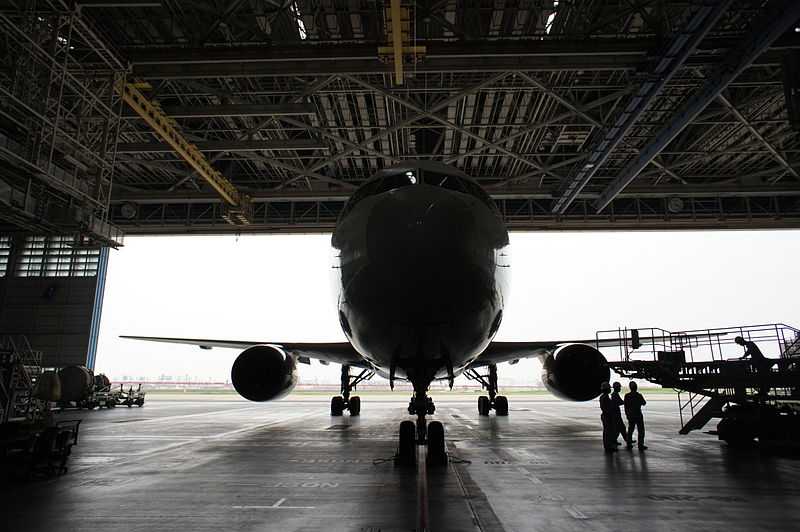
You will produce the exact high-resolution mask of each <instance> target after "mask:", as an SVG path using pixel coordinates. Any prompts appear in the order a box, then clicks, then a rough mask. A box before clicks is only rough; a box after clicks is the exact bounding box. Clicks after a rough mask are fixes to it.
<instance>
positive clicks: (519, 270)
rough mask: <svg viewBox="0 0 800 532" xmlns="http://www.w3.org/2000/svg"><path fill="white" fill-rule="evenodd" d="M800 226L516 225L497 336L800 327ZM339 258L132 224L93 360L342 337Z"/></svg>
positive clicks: (300, 241) (194, 360)
mask: <svg viewBox="0 0 800 532" xmlns="http://www.w3.org/2000/svg"><path fill="white" fill-rule="evenodd" d="M799 236H800V231H759V232H748V231H718V232H613V233H612V232H605V233H603V232H585V233H578V232H571V233H557V232H548V233H512V235H511V260H512V277H511V287H510V294H509V299H508V302H507V305H506V308H505V310H504V319H503V323H502V325H501V327H500V330H499V332H498V335H497V337H496V338H495V339H496V340H509V341H511V340H515V341H521V340H562V339H576V338H594V336H595V332H596V331H598V330H609V329H617V328H620V327H628V328H647V327H660V328H663V329H666V330H671V331H680V330H690V329H702V328H712V327H727V326H738V325H750V324H765V323H778V322H782V323H786V324H788V325H791V326H794V327H798V326H800V319H798V311H797V309H798V304H797V302H798V301H800V283H798V282H797V273H796V272H797V265H798V262H799V261H798V259H800V246H798V243H800V240H799V239H798V237H799ZM330 265H331V251H330V235H275V236H268V235H258V236H255V235H242V236H239V237H236V236H188V237H172V236H171V237H128V238H126V239H125V246H124V247H123V248H121V249H119V250H112V251H111V256H110V261H109V269H108V275H107V281H106V292H105V301H104V306H103V314H102V319H101V327H100V342H99V347H98V354H97V363H96V368H95V371H96V373H106V374H107V375H109V376H110V377H111V378H112V380H121V379H122V378H123V377H124V376H129V377H132V378H133V379H134V380H138V379H140V378H141V377H144V378H145V379H146V380H155V379H158V378H160V377H161V376H162V375H172V376H174V377H176V378H185V377H188V378H189V379H190V380H195V381H213V382H225V381H226V380H227V379H229V375H230V367H231V364H232V363H233V361H234V359H235V358H236V356H237V355H238V354H239V351H237V350H231V349H219V348H215V349H213V350H210V351H205V350H200V349H199V348H197V347H194V346H179V345H169V344H157V343H151V342H139V341H133V340H125V339H120V338H119V335H122V334H132V335H142V336H173V337H185V338H208V339H235V340H252V341H258V342H281V341H285V342H290V341H306V342H313V341H320V342H322V341H344V340H345V337H344V334H343V333H342V332H341V330H340V328H339V323H338V319H337V317H336V308H335V305H334V301H333V290H332V289H331V285H330ZM539 368H540V366H539V364H538V362H537V361H534V360H529V361H523V362H521V363H520V364H519V365H517V366H514V369H513V371H508V366H506V365H501V366H500V367H499V368H498V369H499V373H500V377H501V379H503V378H504V376H505V378H506V379H508V378H509V376H510V375H513V379H514V382H519V383H520V384H533V383H535V382H536V381H537V380H538V377H539V372H540V369H539ZM299 371H300V378H301V382H326V381H329V382H338V375H339V367H337V366H333V365H332V366H328V367H324V366H322V365H320V364H318V363H316V362H312V365H311V366H306V365H301V366H300V368H299ZM504 371H505V375H504ZM376 379H377V377H376ZM461 379H463V377H461ZM457 382H459V381H457ZM501 382H502V381H501Z"/></svg>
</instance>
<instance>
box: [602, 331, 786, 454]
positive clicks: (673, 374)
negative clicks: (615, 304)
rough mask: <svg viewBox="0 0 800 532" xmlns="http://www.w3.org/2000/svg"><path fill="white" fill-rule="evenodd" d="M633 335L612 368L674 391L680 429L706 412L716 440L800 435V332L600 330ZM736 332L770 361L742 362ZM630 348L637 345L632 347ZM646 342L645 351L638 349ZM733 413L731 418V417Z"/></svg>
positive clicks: (695, 424) (697, 423) (699, 422)
mask: <svg viewBox="0 0 800 532" xmlns="http://www.w3.org/2000/svg"><path fill="white" fill-rule="evenodd" d="M604 333H613V334H615V335H620V333H621V337H623V338H628V337H629V338H630V340H631V341H629V342H626V344H627V345H622V346H621V347H620V349H621V350H622V353H621V354H622V357H621V358H622V360H621V361H620V362H610V363H609V366H610V367H611V369H613V370H614V371H616V372H617V373H619V374H620V375H623V376H625V377H629V378H637V379H645V380H648V381H650V382H653V383H655V384H659V385H661V386H662V387H664V388H673V389H675V390H677V391H678V405H679V409H680V416H681V425H682V427H681V429H680V433H681V434H688V433H689V432H691V431H693V430H698V429H701V428H703V427H704V426H705V425H706V424H707V423H708V422H709V421H710V420H711V419H712V418H722V419H723V421H722V422H720V425H718V432H717V433H718V435H719V437H720V439H725V440H726V441H729V442H733V441H735V442H737V443H739V442H745V441H752V440H753V439H755V438H758V439H759V440H760V441H761V440H766V439H767V438H768V437H771V438H774V437H775V436H776V435H779V436H781V437H790V438H792V439H797V440H798V441H800V331H798V330H797V329H794V328H792V327H788V326H786V325H783V324H771V325H754V326H744V327H729V328H719V329H705V330H696V331H682V332H678V333H671V332H668V331H664V330H662V329H650V330H649V336H648V338H649V339H650V340H651V343H648V345H646V346H645V345H643V344H642V343H640V342H639V338H642V337H644V334H647V333H648V331H645V333H642V330H635V331H634V330H630V331H629V330H623V331H603V332H600V333H598V339H600V337H601V336H602V335H603V334H604ZM736 336H741V337H743V338H745V339H746V340H748V341H752V342H755V343H757V345H758V346H759V348H760V349H761V350H762V351H763V352H764V355H765V356H766V357H767V359H768V361H766V362H762V363H760V364H759V363H757V362H752V361H750V360H741V359H740V357H741V355H742V352H743V351H742V347H741V346H739V345H737V344H736V343H735V342H734V338H735V337H736ZM630 346H635V347H636V349H631V347H630ZM642 347H644V348H643V349H640V348H642ZM734 418H735V419H734Z"/></svg>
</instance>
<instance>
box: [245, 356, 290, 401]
mask: <svg viewBox="0 0 800 532" xmlns="http://www.w3.org/2000/svg"><path fill="white" fill-rule="evenodd" d="M297 380H298V375H297V360H295V358H294V357H291V356H289V355H287V354H286V353H284V352H283V350H281V349H279V348H277V347H273V346H270V345H254V346H253V347H249V348H247V349H245V350H244V351H242V354H241V355H239V356H238V357H236V361H235V362H234V363H233V367H232V368H231V382H232V383H233V387H234V388H235V389H236V391H237V393H238V394H239V395H241V396H242V397H244V398H245V399H249V400H251V401H272V400H274V399H280V398H282V397H286V396H287V395H289V394H290V393H292V390H294V387H295V385H296V384H297Z"/></svg>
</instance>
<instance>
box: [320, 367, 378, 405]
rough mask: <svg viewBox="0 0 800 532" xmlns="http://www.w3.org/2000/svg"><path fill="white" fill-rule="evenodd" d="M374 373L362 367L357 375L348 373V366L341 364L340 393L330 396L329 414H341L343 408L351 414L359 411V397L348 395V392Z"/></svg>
mask: <svg viewBox="0 0 800 532" xmlns="http://www.w3.org/2000/svg"><path fill="white" fill-rule="evenodd" d="M373 375H375V372H374V371H371V370H368V369H364V370H361V373H359V374H358V375H350V366H344V365H343V366H342V388H341V389H342V391H341V394H342V395H337V396H335V397H332V398H331V415H332V416H341V415H342V413H343V412H344V411H345V410H349V411H350V415H351V416H357V415H359V414H360V413H361V398H360V397H359V396H357V395H355V396H353V397H350V392H352V391H353V390H355V389H356V386H357V385H358V384H359V383H361V382H362V381H365V380H368V379H371V378H372V376H373Z"/></svg>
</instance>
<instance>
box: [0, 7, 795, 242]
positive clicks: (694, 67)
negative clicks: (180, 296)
mask: <svg viewBox="0 0 800 532" xmlns="http://www.w3.org/2000/svg"><path fill="white" fill-rule="evenodd" d="M407 4H408V5H409V16H410V19H411V26H412V28H411V29H412V31H411V33H410V34H409V35H411V36H412V40H413V42H411V43H409V44H410V45H411V46H424V47H425V48H424V49H425V55H424V57H421V58H420V59H421V60H420V61H419V62H417V63H414V64H406V65H405V67H404V72H403V80H404V83H403V85H396V84H395V83H394V69H393V67H392V65H390V64H389V65H387V64H385V63H381V62H380V61H379V60H378V55H379V52H378V49H379V47H385V46H386V45H387V44H389V43H388V42H387V22H386V19H385V8H386V7H388V6H389V2H388V1H387V2H383V1H377V2H358V1H355V0H348V1H344V2H338V1H337V2H334V1H332V0H296V1H294V2H260V1H255V0H239V1H236V2H231V3H229V4H227V5H226V6H225V7H224V8H220V7H219V5H218V2H211V1H209V0H199V1H196V2H192V3H191V7H190V8H189V7H186V6H184V5H183V4H180V3H144V4H135V3H134V4H130V5H124V4H121V3H111V4H99V3H80V4H77V5H78V6H79V7H77V8H73V7H72V5H71V4H67V3H66V2H62V1H60V0H50V1H43V2H36V3H32V2H31V3H29V2H25V1H14V2H9V1H6V2H0V25H1V26H2V29H3V31H4V32H5V33H6V34H7V35H8V36H9V37H8V38H7V39H6V40H5V41H4V42H3V43H0V135H2V137H1V138H0V171H2V174H1V175H0V179H2V181H0V211H2V223H3V224H4V225H0V231H3V232H14V231H28V232H31V231H40V232H41V231H45V232H51V231H66V230H75V229H74V227H75V226H77V227H79V230H80V231H87V229H86V227H85V226H87V224H86V223H82V225H81V223H78V224H76V223H73V222H70V223H66V222H64V221H63V219H64V217H63V216H62V215H60V214H58V213H57V212H56V211H54V210H52V208H51V207H50V206H51V205H56V204H57V205H62V206H65V207H63V208H62V209H61V210H60V211H58V212H62V211H63V209H64V208H66V209H67V210H69V209H74V210H75V211H76V212H80V215H79V216H78V218H79V219H80V220H85V219H96V220H99V221H100V222H102V223H104V224H109V223H111V224H114V225H113V226H116V227H120V228H123V229H124V230H125V231H126V232H129V233H202V232H212V233H216V232H226V231H237V230H242V228H231V227H225V222H224V221H223V220H222V218H221V216H222V215H223V212H222V211H221V210H220V208H219V207H220V204H219V201H218V200H217V199H216V198H214V196H213V194H210V188H209V185H208V184H207V183H206V182H205V181H204V180H203V179H202V178H200V176H199V175H197V174H196V173H194V172H193V170H192V169H191V168H189V167H187V165H186V164H185V162H184V161H182V160H181V159H180V158H179V157H178V156H176V155H175V154H174V153H172V152H170V151H169V149H168V147H167V146H165V145H164V143H163V142H162V140H161V139H160V138H158V137H157V136H156V135H155V134H154V133H153V131H152V130H151V129H150V128H149V127H148V126H147V124H146V123H145V121H144V120H142V119H140V118H139V117H138V116H136V115H134V114H132V113H130V112H129V111H128V110H127V109H125V108H124V107H123V106H121V105H120V104H119V99H118V97H117V96H115V94H114V92H113V90H112V85H111V84H112V81H113V77H114V75H115V74H117V73H120V72H123V71H125V73H126V74H127V75H128V76H129V79H134V78H141V79H142V81H143V82H145V83H149V87H150V88H149V89H143V94H144V96H145V97H147V98H148V99H149V100H152V101H153V102H156V103H157V104H158V105H159V106H160V107H161V108H162V109H163V110H164V112H165V113H166V115H167V116H169V117H170V118H171V119H172V120H174V121H175V126H176V127H177V128H178V129H179V130H180V132H181V133H182V135H183V137H185V138H186V139H187V141H188V142H190V143H192V144H194V145H196V146H197V148H198V149H199V150H200V151H201V152H203V153H204V155H205V158H206V159H207V160H208V162H209V164H210V165H212V166H213V168H214V169H215V170H216V171H218V172H219V173H220V174H221V175H222V176H224V178H225V179H226V180H229V181H230V182H231V183H232V184H233V185H235V186H236V187H237V189H239V190H241V191H242V193H243V194H247V195H248V196H250V197H252V198H253V204H254V205H253V207H254V211H253V224H252V225H250V226H248V227H247V228H246V230H247V231H253V232H285V231H302V232H325V231H330V229H331V228H332V226H333V223H334V222H335V218H336V215H337V214H338V212H339V210H340V209H341V206H342V202H343V201H344V199H345V198H346V197H347V196H348V195H349V194H350V193H351V192H352V190H353V189H354V188H355V187H357V186H358V185H359V184H360V183H361V182H362V181H363V180H364V179H366V178H367V177H368V176H369V175H371V174H373V173H374V172H375V171H377V170H380V169H381V168H383V167H384V166H386V165H388V164H392V163H395V162H399V161H403V160H407V159H410V158H432V159H435V160H440V161H443V162H446V163H449V164H452V165H454V166H457V167H458V168H460V169H462V170H464V171H465V172H466V173H468V174H469V175H472V176H474V177H475V178H476V179H477V180H478V181H479V182H480V183H481V184H482V185H483V186H485V187H487V188H488V189H489V190H490V192H491V194H492V196H493V197H494V198H495V200H496V201H497V202H498V206H499V207H500V209H501V211H502V213H503V215H504V216H505V218H506V221H507V222H508V224H509V226H510V227H511V228H513V229H518V230H539V229H553V230H591V229H608V230H614V229H621V230H630V229H654V228H659V229H699V228H707V229H729V228H772V227H776V228H777V227H781V228H787V227H800V224H798V216H799V213H800V207H799V206H798V205H799V204H798V200H799V199H800V178H798V174H800V169H798V164H799V163H798V161H800V137H798V132H797V131H796V130H795V129H793V127H792V124H791V123H790V121H789V116H788V114H787V111H786V105H785V101H786V100H785V98H786V96H785V94H786V92H785V90H784V81H785V78H786V79H788V76H785V75H784V74H785V73H784V69H783V67H782V66H781V65H785V64H786V61H787V60H786V59H785V57H790V54H796V50H798V49H800V33H798V32H796V31H794V28H795V27H796V26H797V22H796V21H793V20H792V17H793V16H794V15H792V13H794V11H793V10H794V9H796V5H797V3H796V2H790V1H787V0H769V1H767V2H756V1H749V0H735V1H733V2H731V1H709V2H702V3H693V2H671V1H668V0H645V1H639V2H612V3H605V4H603V7H602V9H600V8H598V5H599V4H597V3H594V2H559V3H556V2H553V1H551V0H520V1H518V2H515V3H514V4H513V6H512V5H511V4H510V3H504V4H501V3H497V2H466V3H465V2H459V1H457V0H443V1H437V2H427V1H421V0H420V1H415V2H408V3H407ZM765 27H766V28H767V30H769V31H762V30H761V28H765ZM784 30H788V31H784ZM129 65H130V67H129ZM731 72H733V73H735V75H732V74H731ZM142 86H147V85H144V84H143V85H142ZM682 109H683V110H684V111H681V110H682ZM686 110H689V111H691V113H689V114H687V113H686V112H685V111H686ZM690 115H691V116H690ZM593 154H594V155H593ZM87 213H88V214H87ZM73 217H74V216H73V215H72V214H70V216H69V218H70V219H71V218H73ZM92 217H93V218H92ZM106 227H109V228H110V227H112V226H111V225H107V226H106ZM98 238H99V237H98ZM111 240H113V239H110V240H107V242H111Z"/></svg>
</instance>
